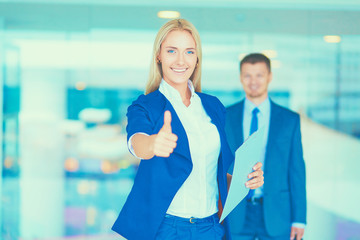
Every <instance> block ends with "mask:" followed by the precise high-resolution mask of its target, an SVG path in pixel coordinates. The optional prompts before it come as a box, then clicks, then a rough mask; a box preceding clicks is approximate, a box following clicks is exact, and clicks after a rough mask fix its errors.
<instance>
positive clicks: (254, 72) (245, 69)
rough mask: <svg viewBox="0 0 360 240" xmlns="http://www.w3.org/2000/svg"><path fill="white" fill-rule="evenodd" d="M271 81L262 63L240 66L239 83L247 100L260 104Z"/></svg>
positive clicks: (270, 76) (266, 93)
mask: <svg viewBox="0 0 360 240" xmlns="http://www.w3.org/2000/svg"><path fill="white" fill-rule="evenodd" d="M271 80H272V73H271V72H269V70H268V68H267V66H266V64H265V63H264V62H258V63H254V64H251V63H244V64H243V65H242V66H241V74H240V81H241V83H242V85H243V88H244V91H245V93H246V96H247V98H248V99H249V100H252V101H257V102H262V101H263V100H265V99H266V98H267V96H268V85H269V83H270V82H271Z"/></svg>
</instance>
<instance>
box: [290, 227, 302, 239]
mask: <svg viewBox="0 0 360 240" xmlns="http://www.w3.org/2000/svg"><path fill="white" fill-rule="evenodd" d="M304 230H305V229H303V228H297V227H291V233H290V239H291V240H301V239H302V237H303V236H304ZM295 235H296V238H295Z"/></svg>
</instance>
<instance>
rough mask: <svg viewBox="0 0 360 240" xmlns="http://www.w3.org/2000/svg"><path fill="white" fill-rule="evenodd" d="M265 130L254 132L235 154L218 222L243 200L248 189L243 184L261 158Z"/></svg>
mask: <svg viewBox="0 0 360 240" xmlns="http://www.w3.org/2000/svg"><path fill="white" fill-rule="evenodd" d="M264 135H265V128H264V127H262V128H260V129H259V130H258V131H256V132H254V133H253V134H252V135H251V136H250V137H249V138H248V139H246V141H245V142H244V143H243V144H242V145H241V146H240V147H239V148H238V149H237V150H236V152H235V163H234V171H233V175H232V180H231V184H230V187H229V192H228V196H227V199H226V202H225V206H224V209H223V212H222V214H221V218H220V222H222V221H223V220H224V219H225V218H226V216H227V215H229V214H230V212H231V211H232V210H233V209H234V208H235V207H236V206H237V205H238V204H239V203H240V202H241V201H242V200H243V199H244V197H245V196H246V195H247V194H248V192H249V188H247V187H245V183H246V182H247V181H248V180H249V179H248V175H249V174H250V173H251V172H252V171H253V169H252V168H253V167H254V165H255V164H256V163H257V162H259V161H260V158H261V144H262V142H263V140H264V137H265V136H264Z"/></svg>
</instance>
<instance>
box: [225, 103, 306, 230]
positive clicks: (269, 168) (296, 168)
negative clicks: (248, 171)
mask: <svg viewBox="0 0 360 240" xmlns="http://www.w3.org/2000/svg"><path fill="white" fill-rule="evenodd" d="M270 102H271V112H270V127H269V136H268V142H267V147H266V155H265V166H264V167H263V170H264V188H263V190H264V199H263V200H264V201H263V207H264V220H265V227H266V230H267V232H268V233H269V235H271V236H278V235H285V234H289V235H290V229H291V223H292V222H301V223H306V190H305V163H304V159H303V151H302V145H301V134H300V118H299V115H298V114H297V113H294V112H292V111H290V110H288V109H285V108H283V107H281V106H279V105H277V104H275V103H274V102H272V101H270ZM243 112H244V101H241V102H239V103H237V104H234V105H232V106H230V107H228V108H227V116H226V134H227V138H228V142H229V145H230V148H231V151H232V152H233V153H234V152H235V150H236V149H237V148H238V147H239V146H240V145H241V144H242V143H243V142H244V139H243ZM245 209H246V200H243V201H242V202H241V203H240V204H239V205H238V206H237V207H236V208H235V209H234V211H233V212H232V213H231V214H230V215H229V219H228V220H229V224H230V229H231V232H232V234H239V233H240V231H241V230H242V227H243V225H244V220H245V219H244V217H245Z"/></svg>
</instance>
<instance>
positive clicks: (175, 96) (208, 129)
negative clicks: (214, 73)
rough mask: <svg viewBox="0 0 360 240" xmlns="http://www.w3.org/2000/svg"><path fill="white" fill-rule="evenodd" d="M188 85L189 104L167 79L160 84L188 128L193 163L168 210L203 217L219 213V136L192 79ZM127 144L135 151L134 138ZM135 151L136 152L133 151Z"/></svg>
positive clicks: (183, 214)
mask: <svg viewBox="0 0 360 240" xmlns="http://www.w3.org/2000/svg"><path fill="white" fill-rule="evenodd" d="M188 86H189V89H190V90H191V98H190V105H189V106H188V107H186V106H185V105H184V103H183V102H182V99H181V96H180V93H179V92H178V91H177V90H176V89H175V88H173V87H172V86H170V85H169V84H168V83H167V82H165V81H164V80H162V81H161V84H160V87H159V91H160V92H161V93H162V94H163V95H164V96H165V97H166V98H167V99H168V100H169V102H170V103H171V105H172V106H173V108H174V110H175V112H176V114H177V115H178V117H179V119H180V121H181V123H182V125H183V127H184V129H185V132H186V135H187V138H188V142H189V148H190V155H191V160H192V163H193V169H192V171H191V173H190V175H189V176H188V178H187V179H186V181H185V182H184V183H183V185H182V186H181V187H180V189H179V190H178V191H177V193H176V195H175V197H174V198H173V200H172V202H171V204H170V206H169V208H168V210H167V213H168V214H171V215H175V216H179V217H184V218H190V217H197V218H204V217H208V216H210V215H213V214H214V213H216V212H218V199H219V190H218V184H217V163H218V158H219V154H220V136H219V132H218V130H217V128H216V126H215V125H214V124H212V123H211V118H210V117H209V116H208V115H207V113H206V111H205V109H204V107H203V105H202V103H201V99H200V97H199V96H198V95H197V94H196V93H195V91H194V86H193V84H192V82H191V81H190V80H189V81H188ZM128 145H129V149H130V150H131V151H132V147H131V138H130V139H129V142H128ZM132 153H133V154H134V152H133V151H132ZM134 155H135V154H134ZM150 161H151V160H150Z"/></svg>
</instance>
